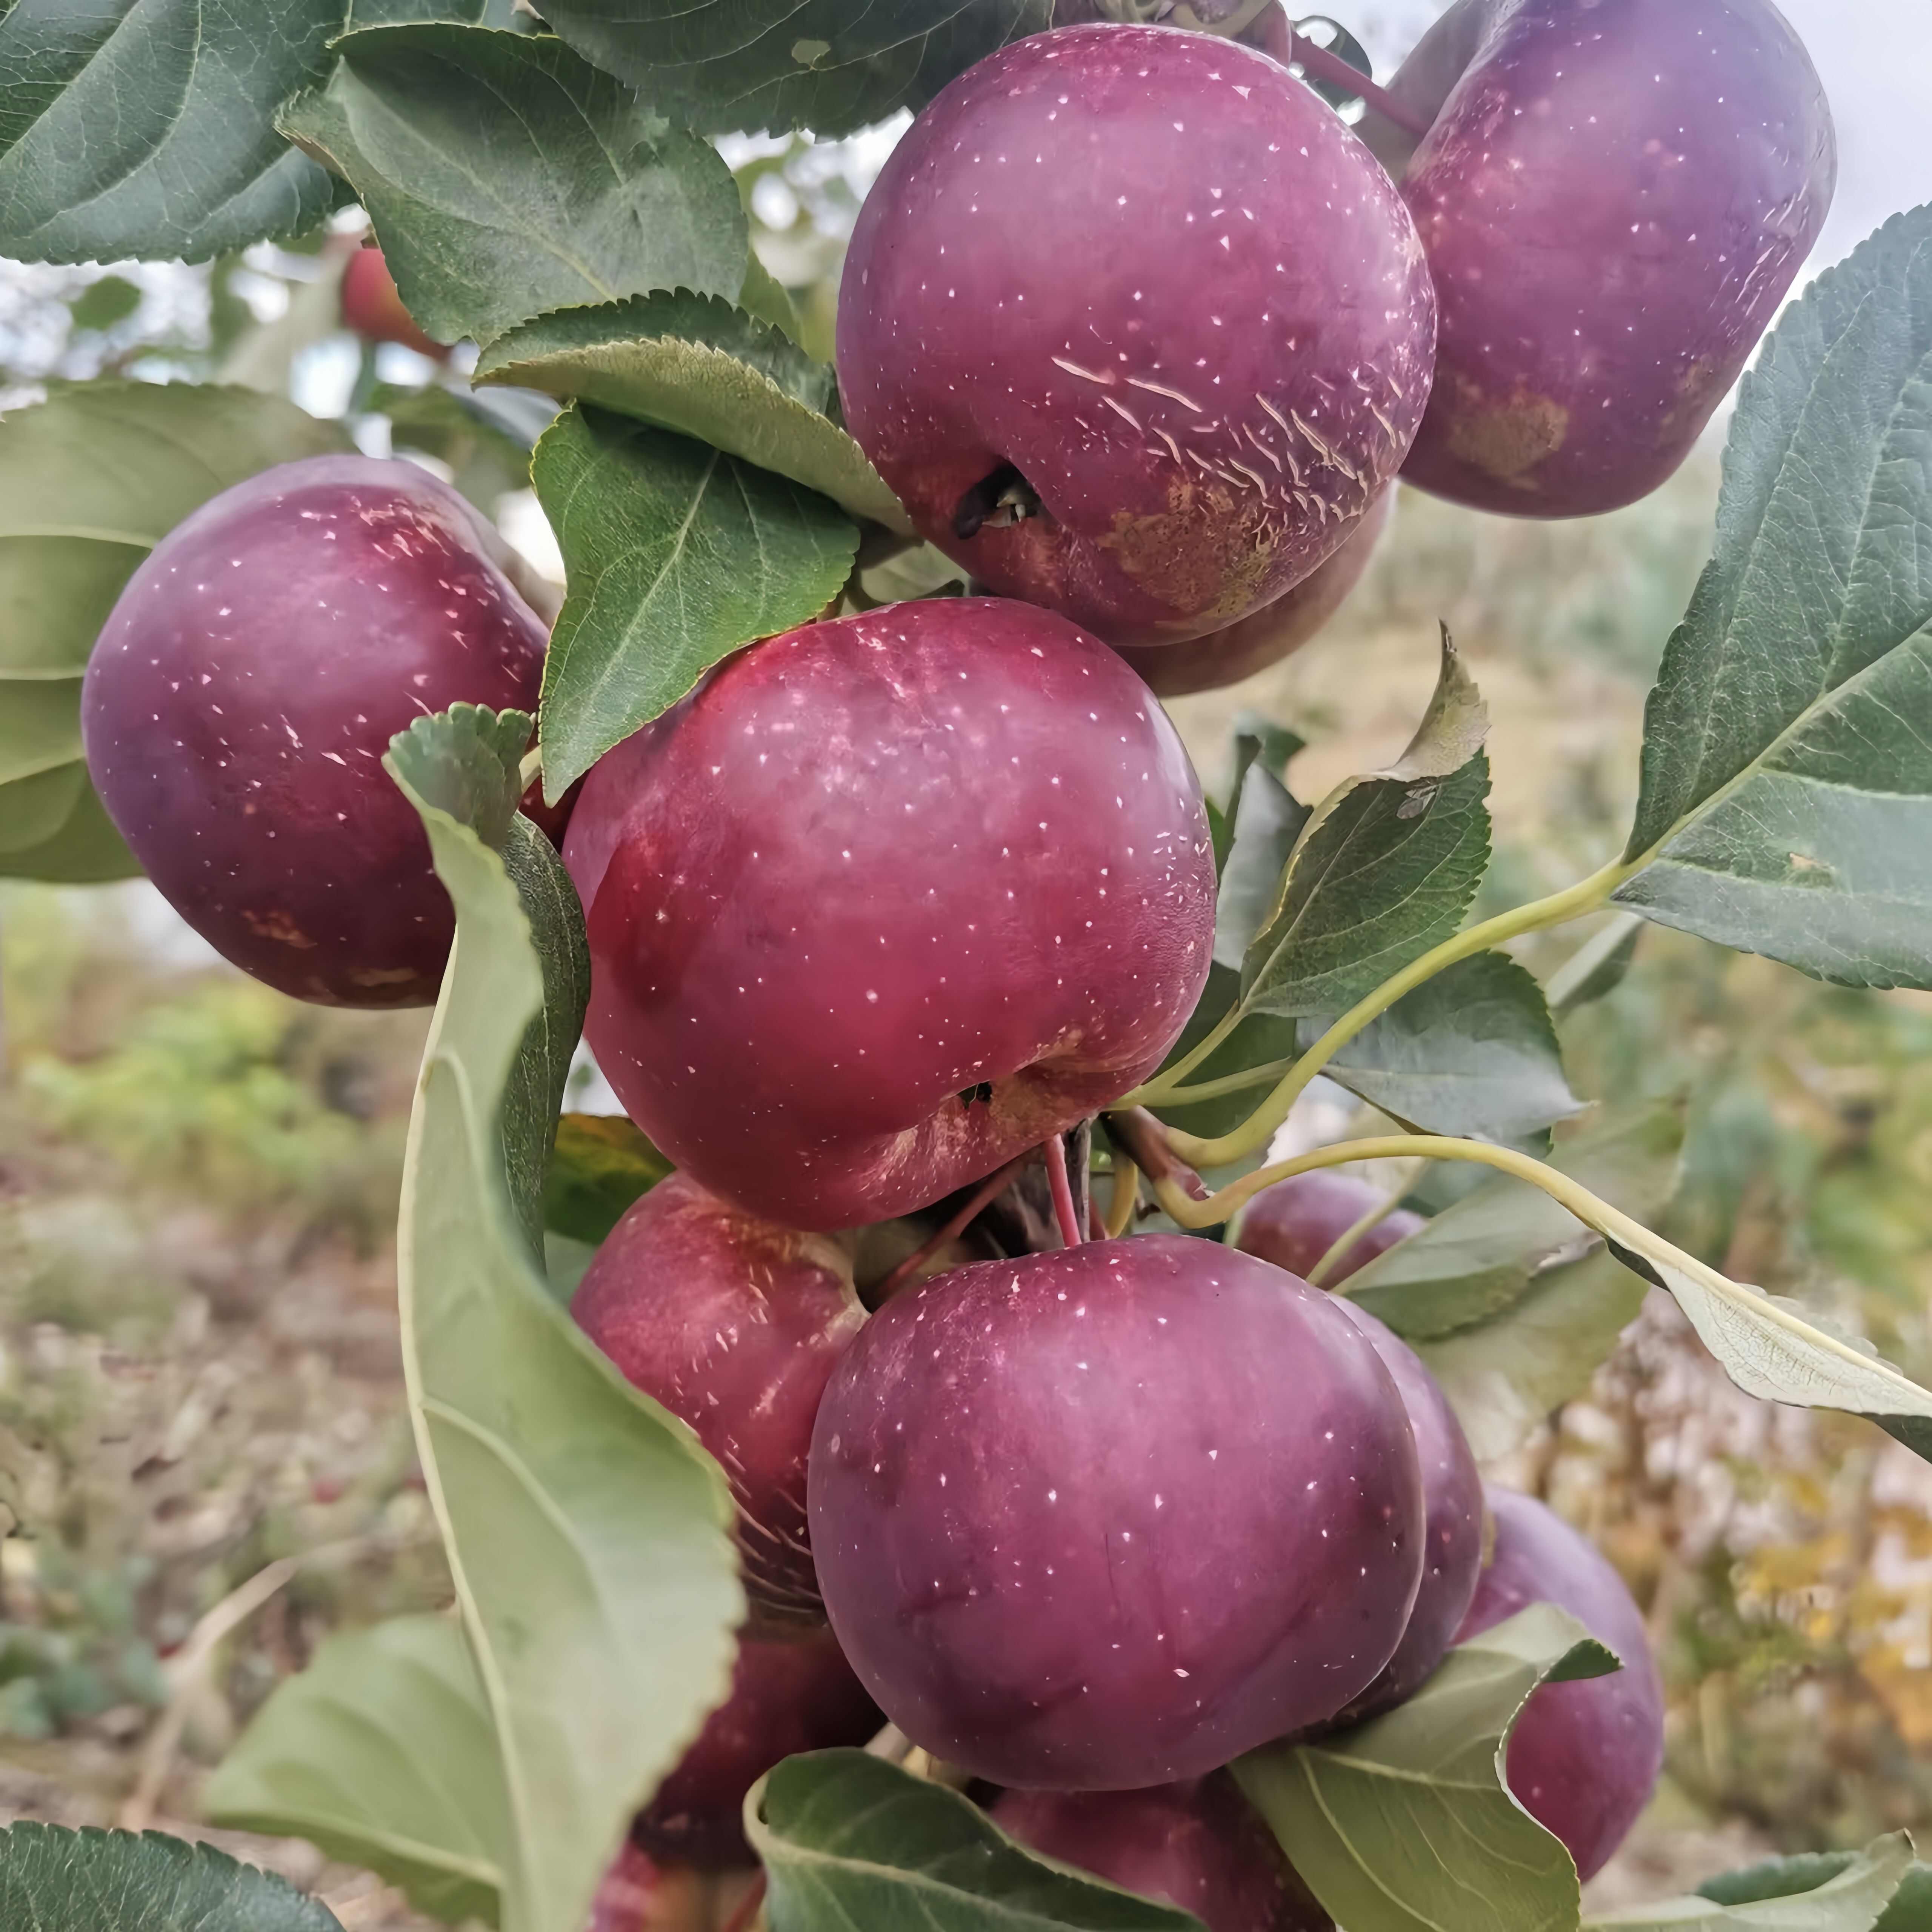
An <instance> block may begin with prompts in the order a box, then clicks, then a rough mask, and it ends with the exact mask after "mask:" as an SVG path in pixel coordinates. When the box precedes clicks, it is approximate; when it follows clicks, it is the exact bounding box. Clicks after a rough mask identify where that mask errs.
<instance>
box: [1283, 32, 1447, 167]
mask: <svg viewBox="0 0 1932 1932" xmlns="http://www.w3.org/2000/svg"><path fill="white" fill-rule="evenodd" d="M1288 58H1289V59H1290V60H1291V61H1292V62H1294V64H1295V65H1296V66H1297V67H1298V68H1301V71H1302V72H1303V73H1304V74H1307V76H1308V77H1309V78H1310V80H1322V81H1326V82H1327V83H1328V85H1329V86H1331V87H1333V88H1336V89H1346V91H1347V92H1349V93H1350V94H1353V95H1357V96H1358V97H1359V98H1360V99H1361V101H1362V102H1363V104H1364V105H1365V106H1366V107H1370V108H1372V109H1373V110H1374V111H1375V112H1376V113H1378V114H1379V115H1381V116H1382V118H1383V119H1384V120H1385V121H1391V122H1392V123H1393V124H1394V125H1395V126H1397V127H1400V129H1401V130H1402V131H1403V133H1405V134H1412V135H1414V136H1415V138H1416V139H1418V141H1419V140H1421V139H1422V137H1423V136H1424V135H1425V134H1426V133H1428V132H1429V130H1430V121H1429V120H1428V118H1427V117H1426V116H1424V115H1420V114H1417V113H1413V112H1412V110H1410V109H1409V108H1407V107H1404V106H1403V104H1402V103H1401V102H1400V101H1398V100H1397V99H1396V98H1395V97H1394V95H1392V94H1391V93H1390V92H1388V89H1385V88H1381V87H1378V86H1376V84H1375V83H1374V82H1373V80H1370V78H1369V77H1368V76H1367V74H1364V73H1363V71H1361V68H1358V67H1351V66H1350V65H1349V63H1348V62H1346V61H1345V60H1344V59H1343V58H1342V56H1341V55H1340V54H1338V53H1335V52H1332V51H1331V49H1328V48H1327V47H1323V46H1316V43H1314V42H1313V40H1310V39H1309V38H1308V37H1307V35H1306V34H1298V33H1297V32H1296V31H1295V28H1293V27H1292V26H1290V27H1289V30H1288Z"/></svg>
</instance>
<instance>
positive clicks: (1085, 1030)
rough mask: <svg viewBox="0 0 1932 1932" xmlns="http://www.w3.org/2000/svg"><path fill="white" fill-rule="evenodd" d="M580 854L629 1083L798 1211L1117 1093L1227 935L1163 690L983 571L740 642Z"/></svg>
mask: <svg viewBox="0 0 1932 1932" xmlns="http://www.w3.org/2000/svg"><path fill="white" fill-rule="evenodd" d="M564 856H565V861H566V862H567V863H568V865H569V867H570V870H571V875H572V876H573V877H574V879H575V880H576V881H577V891H578V893H579V894H580V896H581V898H583V903H584V904H585V905H586V907H588V908H589V938H590V953H591V962H592V980H591V999H590V1011H589V1021H588V1023H587V1027H586V1032H587V1034H588V1037H589V1041H590V1044H591V1046H592V1048H593V1049H594V1050H595V1052H596V1055H597V1059H598V1064H599V1065H600V1066H601V1067H602V1068H603V1070H604V1073H605V1075H606V1076H607V1077H608V1079H609V1080H610V1084H611V1085H612V1086H613V1088H615V1089H616V1093H617V1095H618V1097H619V1099H620V1100H622V1102H623V1103H624V1106H625V1109H626V1110H627V1111H628V1112H629V1114H630V1115H631V1118H633V1119H634V1121H636V1122H637V1124H638V1126H640V1127H642V1128H643V1130H644V1131H645V1133H647V1134H648V1135H649V1136H650V1138H651V1139H652V1141H653V1142H655V1144H656V1145H658V1146H659V1147H661V1148H663V1149H664V1151H665V1153H666V1154H668V1155H670V1157H671V1158H672V1159H673V1160H675V1161H676V1163H677V1164H678V1165H679V1166H680V1167H682V1168H685V1169H688V1171H689V1172H691V1174H692V1175H694V1176H695V1177H696V1178H697V1180H699V1181H701V1182H702V1183H703V1184H704V1185H705V1186H706V1187H708V1188H709V1189H711V1190H712V1191H713V1192H714V1193H718V1194H720V1195H721V1196H724V1197H725V1198H726V1199H728V1200H731V1201H733V1202H736V1203H737V1204H738V1205H740V1206H741V1207H742V1208H745V1209H747V1210H748V1211H751V1212H753V1213H755V1214H761V1215H763V1216H765V1217H768V1218H769V1219H770V1220H775V1221H778V1222H780V1223H783V1224H784V1225H785V1226H789V1227H793V1228H802V1229H831V1228H841V1227H855V1226H859V1225H860V1224H862V1223H866V1222H871V1221H877V1220H884V1219H886V1218H887V1217H889V1216H891V1215H894V1214H901V1213H903V1212H905V1211H907V1210H910V1209H912V1208H918V1207H920V1206H922V1205H925V1204H926V1203H928V1202H932V1201H935V1200H937V1199H938V1198H939V1197H940V1196H942V1195H944V1194H947V1193H950V1192H951V1191H952V1190H953V1189H955V1188H956V1187H962V1186H963V1185H964V1184H966V1183H968V1182H969V1181H973V1180H974V1179H976V1178H978V1177H980V1176H981V1175H986V1174H989V1173H991V1172H992V1171H993V1170H994V1169H995V1168H997V1167H998V1166H1000V1165H1001V1163H1003V1162H1004V1161H1007V1160H1010V1159H1011V1158H1012V1157H1013V1156H1014V1155H1015V1154H1019V1153H1020V1152H1022V1151H1024V1150H1025V1149H1026V1148H1029V1147H1032V1146H1035V1145H1037V1144H1038V1143H1039V1142H1041V1141H1042V1140H1043V1139H1046V1136H1048V1135H1049V1134H1052V1133H1058V1132H1060V1131H1061V1130H1063V1129H1065V1128H1067V1127H1071V1126H1073V1124H1075V1123H1076V1122H1077V1121H1079V1120H1080V1119H1082V1118H1083V1117H1085V1115H1089V1114H1091V1113H1093V1112H1095V1111H1096V1110H1097V1109H1100V1108H1102V1107H1104V1106H1107V1105H1108V1104H1109V1103H1110V1102H1111V1101H1112V1100H1115V1099H1118V1097H1119V1096H1120V1095H1121V1094H1123V1093H1124V1092H1125V1091H1127V1089H1128V1088H1130V1087H1132V1086H1133V1085H1134V1084H1135V1083H1136V1082H1138V1081H1139V1080H1141V1079H1144V1078H1145V1076H1147V1074H1148V1073H1150V1072H1151V1070H1153V1069H1154V1067H1157V1066H1158V1065H1159V1064H1160V1061H1161V1060H1162V1058H1163V1056H1164V1055H1166V1052H1167V1050H1168V1049H1169V1046H1171V1045H1172V1043H1173V1041H1174V1040H1175V1037H1176V1036H1177V1035H1178V1033H1179V1031H1180V1029H1181V1025H1183V1023H1184V1021H1185V1019H1186V1018H1187V1014H1188V1013H1189V1012H1190V1010H1191V1009H1192V1007H1193V1004H1194V1003H1195V1001H1196V998H1198V997H1199V992H1200V989H1201V986H1202V982H1203V980H1204V979H1205V976H1206V973H1207V969H1208V955H1209V952H1210V950H1211V946H1212V942H1213V929H1214V862H1213V856H1212V852H1211V846H1210V844H1209V839H1208V824H1207V818H1206V815H1205V810H1204V808H1203V807H1202V802H1201V796H1200V791H1199V787H1198V785H1197V783H1196V779H1195V776H1194V773H1193V769H1192V767H1191V766H1190V765H1189V763H1188V761H1187V753H1186V752H1185V751H1184V750H1183V749H1182V748H1181V741H1180V739H1179V738H1178V736H1176V734H1175V730H1174V727H1173V726H1172V724H1170V723H1169V721H1168V719H1167V717H1166V714H1165V713H1164V712H1163V711H1162V710H1161V709H1160V706H1159V705H1157V703H1155V702H1154V700H1153V698H1152V697H1151V696H1150V695H1149V694H1148V690H1147V687H1146V686H1145V685H1143V684H1142V682H1141V681H1140V680H1139V679H1138V678H1137V677H1136V676H1134V674H1133V672H1132V671H1130V670H1128V669H1127V666H1126V665H1125V664H1123V663H1121V660H1120V659H1119V658H1118V657H1116V656H1115V655H1114V653H1113V652H1111V651H1109V650H1108V649H1106V647H1105V646H1103V645H1102V644H1100V643H1097V642H1096V641H1095V640H1094V639H1093V638H1091V637H1088V636H1087V635H1085V634H1084V633H1083V632H1082V631H1079V630H1077V629H1076V628H1074V626H1073V625H1071V624H1070V623H1068V622H1067V621H1066V620H1065V619H1064V618H1060V617H1056V616H1052V615H1051V614H1050V613H1048V612H1046V611H1043V610H1034V609H1032V608H1031V607H1028V606H1027V605H1025V604H1016V603H1007V602H1003V601H999V600H997V599H995V598H942V599H937V600H935V601H930V602H926V603H914V604H895V605H892V606H889V607H886V608H885V609H883V610H874V611H870V612H868V613H865V614H864V615H862V616H854V617H843V618H839V619H835V620H833V621H831V622H824V623H818V624H808V625H805V627H804V628H802V629H800V630H797V631H790V632H787V634H784V636H782V637H774V638H772V639H769V640H767V641H766V642H765V643H761V644H757V645H754V646H752V647H751V649H748V650H746V651H744V652H740V653H739V655H737V656H736V657H735V658H731V659H730V661H728V662H727V663H726V664H724V666H723V667H721V669H719V670H718V671H717V672H716V673H714V674H713V676H712V677H711V678H710V679H709V681H708V682H706V683H705V684H704V685H702V686H700V688H699V689H698V690H697V691H695V692H694V694H692V695H691V697H688V698H687V699H685V700H684V701H683V702H682V703H680V704H679V705H678V706H676V708H675V709H673V710H671V711H670V712H667V713H666V714H665V715H664V716H663V717H662V718H659V719H658V720H657V721H655V723H653V724H649V725H646V727H645V728H644V729H643V730H641V731H640V732H638V733H637V734H636V735H635V736H634V737H631V738H630V739H627V740H626V741H625V742H624V743H623V744H622V745H619V747H618V748H616V750H615V751H612V752H611V753H610V754H607V756H606V757H604V758H603V759H602V760H601V761H600V762H599V763H598V765H597V766H596V768H595V770H593V771H592V773H591V775H590V778H589V782H588V783H587V784H586V785H585V787H584V789H583V797H582V799H581V800H580V802H579V803H578V805H577V811H576V814H575V816H574V817H573V818H572V820H571V826H570V831H569V834H568V837H567V838H566V839H565V842H564Z"/></svg>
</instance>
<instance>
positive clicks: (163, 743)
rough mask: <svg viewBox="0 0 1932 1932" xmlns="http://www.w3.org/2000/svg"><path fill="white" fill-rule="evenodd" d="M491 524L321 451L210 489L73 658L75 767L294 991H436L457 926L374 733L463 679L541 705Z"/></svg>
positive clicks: (428, 995)
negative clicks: (77, 662)
mask: <svg viewBox="0 0 1932 1932" xmlns="http://www.w3.org/2000/svg"><path fill="white" fill-rule="evenodd" d="M500 553H501V546H500V542H499V539H498V538H496V534H495V532H493V530H492V529H490V528H489V526H487V525H486V524H485V523H484V522H483V520H482V519H481V517H479V516H478V514H477V513H476V512H475V511H474V510H472V508H470V507H469V505H468V504H467V503H466V502H464V501H463V499H462V498H461V497H460V496H458V494H457V493H456V492H455V490H452V489H450V488H449V487H448V486H447V485H446V484H443V483H440V482H439V481H437V479H436V478H434V476H432V475H430V474H429V472H428V471H427V470H425V469H420V468H419V467H418V466H416V464H414V463H402V462H379V461H377V460H374V458H369V457H363V456H317V457H310V458H306V459H305V460H303V461H301V462H299V463H284V464H282V465H281V466H280V467H279V468H277V469H269V470H265V471H263V473H262V474H261V475H259V476H254V477H251V478H249V480H248V481H246V482H245V483H239V484H236V486H235V487H233V489H231V490H224V491H223V493H221V495H220V496H217V497H214V498H213V499H211V501H209V502H206V503H204V504H203V505H202V506H201V508H199V509H198V510H196V511H195V512H194V514H193V515H192V516H190V517H189V518H188V519H187V521H186V522H184V523H181V524H180V525H179V526H178V527H177V528H176V529H174V530H172V531H171V532H169V534H168V535H166V537H164V538H163V539H162V540H161V541H160V543H159V544H157V545H156V546H155V547H154V550H152V551H151V553H149V555H148V557H147V558H146V559H145V561H144V562H142V565H141V566H140V568H139V569H138V570H136V571H135V573H134V574H133V576H132V577H130V578H129V579H128V580H127V587H126V588H125V589H124V590H122V592H121V596H120V600H119V601H118V602H117V603H116V604H115V606H114V608H113V612H112V613H111V614H110V616H109V617H108V619H107V624H106V625H105V626H104V628H103V629H102V631H101V635H100V637H99V639H98V640H97V642H96V643H95V647H94V652H93V655H92V657H91V658H89V661H88V666H87V674H86V680H85V682H84V684H83V691H82V698H81V733H82V739H83V744H84V745H85V746H86V753H87V767H88V771H89V775H91V776H92V778H93V780H94V784H95V789H96V790H98V792H99V793H100V794H101V802H103V803H104V805H106V806H107V813H108V816H109V817H110V818H112V819H113V821H114V823H115V827H116V828H117V829H118V831H119V832H120V833H121V836H122V837H123V838H125V839H126V840H127V843H128V844H129V845H130V847H132V848H133V853H134V856H135V857H136V858H137V859H139V861H140V862H141V865H142V868H143V869H144V870H145V871H146V873H147V874H148V877H150V878H151V879H152V880H154V883H155V884H156V885H157V886H158V887H160V891H161V892H162V895H163V897H165V898H166V899H167V901H168V902H169V904H171V905H172V906H173V907H174V908H175V910H176V911H177V912H178V913H180V914H181V916H182V917H183V918H184V919H186V920H187V922H188V924H189V925H190V926H193V928H194V929H195V930H196V932H199V934H200V935H202V938H204V939H205V940H207V941H208V943H209V944H211V946H213V947H214V948H215V950H217V952H219V953H221V954H222V955H223V956H224V957H225V958H226V959H230V960H232V961H233V962H234V963H235V964H236V965H237V966H239V967H241V968H242V969H243V971H245V972H249V973H252V974H254V976H255V977H256V978H257V979H258V980H266V982H267V983H268V984H269V985H270V986H275V987H277V988H279V989H281V991H282V992H285V993H290V994H293V995H295V997H296V998H298V999H303V1000H314V1001H319V1002H320V1003H321V1004H324V1005H328V1006H350V1007H410V1006H424V1005H427V1004H429V1003H430V1002H431V1001H434V999H435V998H436V994H437V985H438V983H439V982H440V980H441V978H442V974H443V961H444V959H445V958H446V956H447V955H448V953H449V942H450V938H451V935H452V932H454V930H455V920H454V917H453V915H452V913H451V910H450V904H449V895H448V894H447V893H446V892H445V891H444V890H443V886H442V883H441V882H440V880H438V879H437V876H436V874H435V872H434V871H433V870H432V869H431V865H430V856H429V841H428V838H427V837H426V836H425V834H424V832H423V828H422V820H420V819H419V818H418V817H417V816H416V811H415V808H414V807H413V806H412V805H410V802H409V801H408V799H406V798H405V797H404V796H403V794H402V793H401V792H400V791H399V790H397V788H396V787H395V784H392V782H391V781H390V779H389V775H388V774H387V773H386V772H385V771H384V770H383V764H382V759H383V753H384V752H385V751H387V750H388V749H389V740H390V739H391V738H392V736H394V735H395V733H397V732H398V731H400V730H403V729H404V728H405V727H407V725H408V724H410V722H411V721H412V720H413V719H415V718H420V717H423V716H425V715H428V713H430V712H435V711H440V710H442V709H444V708H445V707H446V706H449V705H451V704H453V703H457V702H458V701H459V700H468V701H469V702H471V703H477V704H486V705H489V706H491V707H493V709H497V710H503V709H510V708H512V707H517V708H522V709H529V710H534V709H535V708H536V701H537V692H538V686H539V685H540V683H541V679H542V676H543V655H544V642H545V638H546V633H545V631H544V626H543V625H542V623H541V622H540V621H539V619H538V618H537V616H535V613H533V612H532V610H531V609H530V608H529V605H528V604H526V603H525V602H524V601H523V599H522V598H520V596H518V595H517V592H516V591H515V590H514V589H513V588H512V587H511V583H510V580H509V579H508V577H505V575H504V574H503V572H502V570H501V569H500V568H498V566H497V564H496V561H495V560H494V559H495V557H496V556H497V555H499V554H500Z"/></svg>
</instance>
